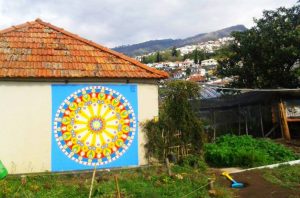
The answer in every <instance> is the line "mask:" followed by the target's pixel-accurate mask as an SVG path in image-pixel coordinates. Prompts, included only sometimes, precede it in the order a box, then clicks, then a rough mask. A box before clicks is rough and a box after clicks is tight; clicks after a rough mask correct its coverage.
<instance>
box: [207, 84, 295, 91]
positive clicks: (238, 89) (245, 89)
mask: <svg viewBox="0 0 300 198" xmlns="http://www.w3.org/2000/svg"><path fill="white" fill-rule="evenodd" d="M202 85H204V86H208V87H211V88H214V89H222V90H233V91H261V92H267V91H270V92H274V91H275V92H276V91H300V88H295V89H287V88H283V89H250V88H229V87H220V86H215V85H210V84H202Z"/></svg>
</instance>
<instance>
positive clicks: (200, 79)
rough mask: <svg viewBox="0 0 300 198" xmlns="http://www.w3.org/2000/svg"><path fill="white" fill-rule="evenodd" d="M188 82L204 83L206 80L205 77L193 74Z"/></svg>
mask: <svg viewBox="0 0 300 198" xmlns="http://www.w3.org/2000/svg"><path fill="white" fill-rule="evenodd" d="M187 80H188V81H193V82H204V81H205V80H206V78H205V77H204V76H201V75H200V74H193V75H191V76H190V77H189V78H188V79H187Z"/></svg>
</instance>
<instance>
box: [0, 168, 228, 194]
mask: <svg viewBox="0 0 300 198" xmlns="http://www.w3.org/2000/svg"><path fill="white" fill-rule="evenodd" d="M172 172H173V174H174V176H172V177H169V176H168V175H167V171H166V169H165V168H164V167H150V168H138V169H130V170H121V171H111V172H97V176H96V182H95V185H94V191H93V197H95V198H96V197H99V198H100V197H101V198H115V197H116V187H115V181H114V176H115V175H117V176H118V181H119V187H120V191H121V195H122V197H129V198H135V197H136V198H140V197H143V198H144V197H145V198H148V197H149V198H156V197H157V198H164V197H183V196H185V195H187V194H189V193H191V192H192V191H194V190H196V189H198V188H199V187H201V186H203V185H206V184H207V183H208V179H207V178H208V177H209V176H210V174H209V173H207V172H204V171H202V170H200V169H194V168H187V167H184V166H177V165H175V166H172ZM91 177H92V176H91V173H88V174H70V175H53V174H52V175H44V176H28V177H27V183H26V184H25V185H22V184H21V179H20V177H19V176H8V177H7V178H6V179H5V180H2V181H0V197H1V198H2V197H3V198H6V197H16V198H17V197H20V198H21V197H22V198H33V197H34V198H36V197H38V198H44V197H45V198H46V197H47V198H48V197H59V198H64V197H74V198H75V197H85V198H86V197H88V194H89V187H90V183H91ZM216 186H217V187H216V191H217V192H218V196H217V197H224V198H226V197H232V194H231V192H229V191H227V190H226V189H225V188H223V187H221V186H219V185H218V184H216ZM187 197H189V198H193V197H195V198H196V197H203V198H205V197H209V195H208V189H207V187H203V188H201V189H199V190H198V191H196V192H193V193H191V194H189V195H188V196H187Z"/></svg>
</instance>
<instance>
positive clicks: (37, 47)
mask: <svg viewBox="0 0 300 198" xmlns="http://www.w3.org/2000/svg"><path fill="white" fill-rule="evenodd" d="M167 77H168V74H167V73H165V72H163V71H159V70H156V69H154V68H150V67H148V66H146V65H144V64H142V63H140V62H138V61H136V60H134V59H132V58H129V57H127V56H125V55H123V54H120V53H118V52H115V51H113V50H111V49H108V48H106V47H103V46H101V45H99V44H96V43H94V42H92V41H89V40H86V39H83V38H81V37H79V36H77V35H75V34H72V33H70V32H67V31H65V30H63V29H61V28H58V27H56V26H54V25H51V24H49V23H46V22H43V21H42V20H40V19H36V20H35V21H33V22H27V23H24V24H21V25H18V26H12V27H11V28H8V29H5V30H2V31H0V78H139V79H141V78H147V79H161V78H167Z"/></svg>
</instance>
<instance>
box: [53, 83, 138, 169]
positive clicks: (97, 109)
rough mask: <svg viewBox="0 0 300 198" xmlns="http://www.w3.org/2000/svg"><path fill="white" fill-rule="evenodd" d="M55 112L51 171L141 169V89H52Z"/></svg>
mask: <svg viewBox="0 0 300 198" xmlns="http://www.w3.org/2000/svg"><path fill="white" fill-rule="evenodd" d="M59 103H60V104H59ZM52 108H53V110H52V112H53V113H54V114H53V136H52V137H53V138H52V171H65V170H80V169H91V168H93V167H94V166H97V167H99V168H107V167H120V166H129V165H138V147H137V137H136V135H137V134H136V132H137V125H136V112H137V93H136V85H101V86H100V85H94V86H84V85H53V86H52Z"/></svg>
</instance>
